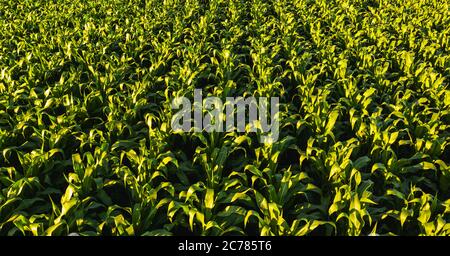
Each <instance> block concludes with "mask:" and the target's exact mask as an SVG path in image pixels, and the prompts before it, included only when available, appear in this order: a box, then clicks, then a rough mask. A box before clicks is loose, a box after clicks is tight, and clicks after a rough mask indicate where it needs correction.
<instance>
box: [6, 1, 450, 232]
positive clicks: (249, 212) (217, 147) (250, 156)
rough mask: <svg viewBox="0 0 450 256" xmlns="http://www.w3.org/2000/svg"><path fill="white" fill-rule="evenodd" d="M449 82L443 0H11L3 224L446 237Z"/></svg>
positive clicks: (10, 228) (449, 28) (17, 228)
mask: <svg viewBox="0 0 450 256" xmlns="http://www.w3.org/2000/svg"><path fill="white" fill-rule="evenodd" d="M449 79H450V1H448V0H389V1H388V0H249V1H244V0H70V1H69V0H40V1H35V0H20V1H17V0H0V235H3V236H43V235H52V236H65V235H68V234H70V233H77V234H79V235H81V236H97V235H119V236H155V235H211V236H219V235H244V236H247V235H254V236H304V235H324V236H335V235H338V236H367V235H375V234H376V235H413V236H418V235H450V88H449ZM195 89H201V90H202V92H203V95H204V96H215V97H218V98H220V99H226V97H238V96H242V97H250V96H253V97H278V98H279V115H278V117H279V121H280V127H279V139H278V140H277V141H275V142H273V143H270V144H266V143H261V142H260V140H259V137H260V136H261V134H260V133H259V132H235V131H232V132H205V131H196V132H174V131H173V129H172V128H171V125H170V123H171V119H172V117H173V116H174V114H175V110H174V109H172V108H171V102H172V100H173V99H174V98H175V97H178V96H185V97H187V98H193V95H194V90H195Z"/></svg>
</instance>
